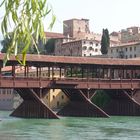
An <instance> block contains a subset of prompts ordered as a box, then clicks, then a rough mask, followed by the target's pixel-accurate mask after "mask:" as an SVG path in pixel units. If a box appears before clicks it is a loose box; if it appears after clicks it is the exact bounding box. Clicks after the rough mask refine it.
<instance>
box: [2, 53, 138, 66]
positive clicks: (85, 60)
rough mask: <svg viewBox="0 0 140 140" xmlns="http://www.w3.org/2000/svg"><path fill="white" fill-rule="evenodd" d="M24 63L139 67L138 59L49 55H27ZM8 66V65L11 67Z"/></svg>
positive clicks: (12, 60)
mask: <svg viewBox="0 0 140 140" xmlns="http://www.w3.org/2000/svg"><path fill="white" fill-rule="evenodd" d="M4 56H5V54H0V65H2V63H3V59H4ZM8 62H9V63H11V64H14V63H17V60H16V59H15V56H11V57H10V60H9V61H8ZM26 62H27V63H28V62H30V63H29V64H31V66H33V65H39V63H40V65H41V64H42V65H43V66H47V65H48V64H65V65H69V64H79V65H110V66H113V65H114V66H122V65H123V66H140V60H138V59H118V58H116V59H115V58H114V59H112V58H93V57H70V56H49V55H29V54H28V55H27V58H26ZM11 64H9V65H11Z"/></svg>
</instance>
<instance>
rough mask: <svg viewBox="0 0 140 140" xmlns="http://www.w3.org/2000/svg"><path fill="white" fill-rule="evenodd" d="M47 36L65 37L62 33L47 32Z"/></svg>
mask: <svg viewBox="0 0 140 140" xmlns="http://www.w3.org/2000/svg"><path fill="white" fill-rule="evenodd" d="M45 35H46V38H65V36H64V35H63V34H62V33H56V32H45Z"/></svg>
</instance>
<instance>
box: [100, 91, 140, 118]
mask: <svg viewBox="0 0 140 140" xmlns="http://www.w3.org/2000/svg"><path fill="white" fill-rule="evenodd" d="M136 92H137V91H136V90H117V91H115V90H112V91H109V92H108V93H107V94H108V95H109V96H110V101H109V103H108V105H106V106H105V107H104V108H102V109H103V110H104V111H105V112H107V113H108V114H109V115H118V116H140V103H139V102H138V101H136V99H135V98H134V96H136ZM138 95H139V94H138ZM139 97H140V96H139Z"/></svg>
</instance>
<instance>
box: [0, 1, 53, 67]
mask: <svg viewBox="0 0 140 140" xmlns="http://www.w3.org/2000/svg"><path fill="white" fill-rule="evenodd" d="M2 6H5V14H4V16H3V20H2V22H1V29H2V34H3V36H4V39H6V38H8V39H10V34H9V32H10V31H9V28H8V27H9V25H10V24H12V25H13V27H14V28H13V30H12V33H13V37H12V41H11V44H10V45H9V46H8V50H7V52H6V57H5V59H4V64H6V61H7V60H8V59H10V55H11V53H12V52H14V55H15V57H16V59H17V60H18V61H19V62H20V63H21V64H22V65H25V61H26V54H27V52H28V50H29V48H30V47H32V46H34V47H35V48H36V51H37V52H38V53H39V49H38V46H37V44H38V39H39V37H40V39H41V40H42V41H43V42H45V40H44V39H45V34H44V26H43V22H42V20H43V18H44V17H45V16H47V15H48V14H50V12H51V13H52V21H51V23H50V26H49V27H50V28H52V26H53V24H54V22H55V19H56V18H55V16H54V14H53V12H52V9H51V8H49V6H48V4H47V1H46V0H3V2H2V3H1V4H0V7H2ZM9 22H10V23H9ZM19 54H22V61H20V59H19Z"/></svg>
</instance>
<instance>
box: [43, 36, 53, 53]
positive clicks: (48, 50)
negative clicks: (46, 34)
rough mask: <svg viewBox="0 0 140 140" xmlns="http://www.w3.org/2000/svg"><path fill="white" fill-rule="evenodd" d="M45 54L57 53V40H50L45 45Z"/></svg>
mask: <svg viewBox="0 0 140 140" xmlns="http://www.w3.org/2000/svg"><path fill="white" fill-rule="evenodd" d="M44 51H45V54H54V51H55V39H53V38H52V39H49V40H48V41H47V43H46V44H45V48H44Z"/></svg>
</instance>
